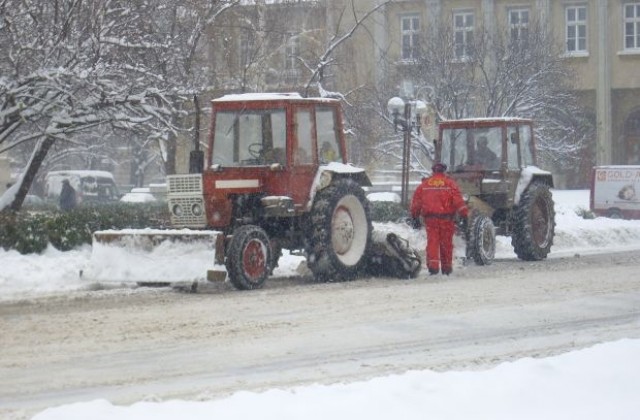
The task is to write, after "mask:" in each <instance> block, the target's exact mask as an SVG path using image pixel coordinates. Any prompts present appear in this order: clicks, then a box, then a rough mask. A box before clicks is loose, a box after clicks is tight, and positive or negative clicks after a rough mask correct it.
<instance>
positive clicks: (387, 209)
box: [369, 201, 409, 222]
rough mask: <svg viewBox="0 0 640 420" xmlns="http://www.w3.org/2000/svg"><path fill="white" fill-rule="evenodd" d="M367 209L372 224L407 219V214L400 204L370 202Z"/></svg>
mask: <svg viewBox="0 0 640 420" xmlns="http://www.w3.org/2000/svg"><path fill="white" fill-rule="evenodd" d="M369 209H370V212H371V220H373V221H374V222H398V221H401V220H404V219H406V218H407V217H409V212H408V211H407V210H406V209H405V208H403V207H402V205H401V204H400V203H394V202H392V201H371V202H370V204H369Z"/></svg>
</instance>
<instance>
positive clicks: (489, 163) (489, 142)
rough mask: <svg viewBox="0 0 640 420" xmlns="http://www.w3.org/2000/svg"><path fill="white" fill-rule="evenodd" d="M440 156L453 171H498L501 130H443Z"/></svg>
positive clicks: (496, 128) (500, 154)
mask: <svg viewBox="0 0 640 420" xmlns="http://www.w3.org/2000/svg"><path fill="white" fill-rule="evenodd" d="M441 156H442V157H441V159H442V161H443V162H444V163H447V164H448V165H449V167H450V168H452V170H453V171H465V170H487V171H495V170H498V169H500V162H501V156H502V136H501V129H500V128H499V127H495V128H490V129H480V128H478V129H476V128H470V129H445V130H443V133H442V152H441Z"/></svg>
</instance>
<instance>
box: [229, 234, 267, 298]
mask: <svg viewBox="0 0 640 420" xmlns="http://www.w3.org/2000/svg"><path fill="white" fill-rule="evenodd" d="M271 254H272V250H271V244H270V242H269V237H268V236H267V233H266V232H265V231H264V230H263V229H262V228H260V227H258V226H255V225H245V226H241V227H239V228H238V229H236V230H235V231H234V232H233V236H232V237H231V241H230V243H229V248H228V250H227V258H226V261H225V265H226V267H227V274H228V275H229V281H230V282H231V284H233V286H234V287H235V288H236V289H239V290H251V289H258V288H260V287H262V285H263V284H264V282H265V280H266V279H267V277H268V276H269V273H270V272H271V268H270V264H271V261H272V257H271Z"/></svg>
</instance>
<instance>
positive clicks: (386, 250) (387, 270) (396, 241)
mask: <svg viewBox="0 0 640 420" xmlns="http://www.w3.org/2000/svg"><path fill="white" fill-rule="evenodd" d="M371 239H372V245H371V250H370V254H369V262H368V265H367V271H368V272H369V273H370V274H371V275H374V276H392V277H398V278H401V279H409V278H412V279H413V278H416V277H417V276H418V274H419V273H420V270H421V269H422V259H421V258H420V254H419V253H418V251H416V250H415V249H413V248H412V247H411V246H410V245H409V241H407V240H406V239H404V238H401V237H400V236H398V235H396V234H395V233H386V232H380V231H376V230H374V231H373V232H372V235H371Z"/></svg>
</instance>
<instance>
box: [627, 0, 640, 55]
mask: <svg viewBox="0 0 640 420" xmlns="http://www.w3.org/2000/svg"><path fill="white" fill-rule="evenodd" d="M624 48H625V49H627V50H636V49H640V3H627V4H625V5H624Z"/></svg>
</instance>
